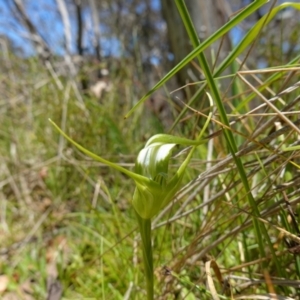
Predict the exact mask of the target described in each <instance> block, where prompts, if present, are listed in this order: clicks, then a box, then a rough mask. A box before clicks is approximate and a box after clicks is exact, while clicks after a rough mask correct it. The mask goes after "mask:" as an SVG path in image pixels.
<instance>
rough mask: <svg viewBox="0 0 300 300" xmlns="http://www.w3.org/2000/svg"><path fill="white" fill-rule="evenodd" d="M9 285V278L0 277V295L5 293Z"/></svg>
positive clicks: (5, 276)
mask: <svg viewBox="0 0 300 300" xmlns="http://www.w3.org/2000/svg"><path fill="white" fill-rule="evenodd" d="M8 283H9V278H8V276H7V275H0V294H2V293H3V292H5V290H6V289H7V286H8Z"/></svg>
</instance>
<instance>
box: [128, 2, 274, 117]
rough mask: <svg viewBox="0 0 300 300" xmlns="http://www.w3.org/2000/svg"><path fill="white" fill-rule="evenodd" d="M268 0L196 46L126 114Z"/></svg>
mask: <svg viewBox="0 0 300 300" xmlns="http://www.w3.org/2000/svg"><path fill="white" fill-rule="evenodd" d="M267 2H268V0H256V1H254V2H253V3H251V4H250V5H249V6H247V7H246V8H245V9H244V10H243V11H242V12H240V13H239V14H237V15H236V16H235V17H233V18H232V19H231V20H230V21H229V22H228V23H226V24H225V25H224V26H222V27H221V28H220V29H219V30H217V31H216V32H215V33H214V34H212V35H211V36H210V37H209V38H207V39H206V40H205V41H204V42H203V43H201V44H200V45H199V46H198V47H197V48H195V49H194V50H193V51H192V52H191V53H190V54H188V55H187V56H186V57H185V58H184V59H183V60H182V61H181V62H180V63H178V64H177V65H176V66H175V67H174V68H173V69H172V70H171V71H170V72H169V73H167V74H166V75H165V76H164V77H163V78H162V79H161V80H160V81H159V82H158V83H157V84H156V85H155V86H154V87H153V88H152V89H151V90H150V91H149V92H148V93H147V94H146V95H144V96H143V97H142V98H141V99H140V100H139V101H138V102H137V103H136V105H135V106H134V107H133V108H132V109H131V110H130V111H129V112H128V113H127V114H126V115H125V118H128V117H129V116H130V115H131V114H132V113H133V112H134V111H135V110H136V109H137V108H138V107H139V106H140V105H141V104H142V103H144V102H145V101H146V99H147V98H148V97H149V96H150V95H151V94H152V93H153V92H154V91H156V90H157V89H158V88H160V87H161V86H162V85H164V84H165V83H166V82H167V81H168V80H169V79H170V78H172V77H173V76H174V75H175V74H176V73H177V72H178V71H179V70H181V69H182V68H183V67H184V66H185V65H186V64H188V63H189V62H190V61H191V60H192V59H194V58H195V57H197V56H198V55H199V54H200V53H201V52H203V51H204V50H205V49H206V48H208V47H209V46H210V45H211V44H212V43H214V42H215V41H217V40H218V39H220V38H221V37H222V36H223V35H224V34H226V33H227V32H228V31H229V30H231V29H232V28H233V27H234V26H236V25H237V24H239V23H240V22H241V21H243V20H244V19H245V18H247V17H248V16H249V15H251V14H252V13H253V12H255V11H256V10H257V9H258V8H260V7H261V6H262V5H264V4H265V3H267Z"/></svg>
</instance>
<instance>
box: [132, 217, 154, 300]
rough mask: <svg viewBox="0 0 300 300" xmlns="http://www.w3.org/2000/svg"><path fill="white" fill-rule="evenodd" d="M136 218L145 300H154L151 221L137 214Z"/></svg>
mask: <svg viewBox="0 0 300 300" xmlns="http://www.w3.org/2000/svg"><path fill="white" fill-rule="evenodd" d="M136 218H137V220H138V223H139V230H140V234H141V239H142V250H143V260H144V268H145V275H146V286H147V300H153V299H154V278H153V255H152V241H151V219H143V218H142V217H141V216H140V215H139V214H138V213H137V212H136Z"/></svg>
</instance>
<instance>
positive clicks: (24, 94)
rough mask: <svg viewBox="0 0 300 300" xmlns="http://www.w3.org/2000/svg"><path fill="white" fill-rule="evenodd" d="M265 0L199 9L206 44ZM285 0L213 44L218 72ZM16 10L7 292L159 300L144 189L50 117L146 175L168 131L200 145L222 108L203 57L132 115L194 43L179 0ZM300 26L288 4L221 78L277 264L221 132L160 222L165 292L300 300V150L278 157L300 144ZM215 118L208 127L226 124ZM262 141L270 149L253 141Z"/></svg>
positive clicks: (4, 204) (6, 183)
mask: <svg viewBox="0 0 300 300" xmlns="http://www.w3.org/2000/svg"><path fill="white" fill-rule="evenodd" d="M251 2H252V1H247V0H218V1H208V0H207V1H201V0H188V1H186V5H187V8H188V10H189V13H190V15H191V18H192V20H193V23H194V26H195V28H196V31H197V33H198V35H199V38H200V40H201V41H203V40H205V39H207V38H208V37H209V36H211V35H212V34H213V33H214V32H216V30H217V29H219V28H220V27H221V26H223V25H224V24H225V23H226V22H228V20H230V19H231V18H232V17H234V16H235V15H236V14H237V12H238V11H240V10H242V9H244V8H245V7H246V6H247V5H248V4H250V3H251ZM284 2H285V1H269V2H268V3H267V4H265V5H263V6H262V7H261V8H260V9H259V10H257V11H256V12H255V13H254V14H252V15H251V16H250V17H248V18H246V19H244V20H243V21H242V22H240V23H239V24H238V25H237V26H236V27H235V28H234V29H233V30H231V31H230V32H229V33H228V34H226V35H223V37H222V39H219V40H218V41H216V42H215V43H214V44H213V45H212V46H211V47H209V48H208V49H206V50H205V55H206V58H207V60H208V63H209V66H210V68H211V71H212V73H214V70H216V69H217V67H218V66H219V65H220V64H221V63H222V61H223V60H224V59H225V58H226V57H227V55H228V54H229V53H230V52H231V51H232V49H233V48H234V47H235V45H237V44H238V43H239V42H240V41H241V39H242V38H243V37H244V36H245V34H247V32H249V30H250V29H251V28H253V26H255V24H257V23H258V22H259V21H260V20H261V18H263V17H264V16H266V15H267V14H269V13H270V11H271V9H274V8H276V7H277V6H279V5H280V4H282V3H284ZM298 2H299V1H294V3H298ZM298 9H299V8H298ZM0 14H1V16H0V24H1V29H0V33H1V36H0V70H1V72H0V114H1V116H0V120H1V128H0V136H1V138H0V157H1V160H0V170H1V172H0V297H1V299H5V300H8V299H27V300H31V299H48V300H58V299H145V291H144V288H145V287H144V282H143V269H142V267H141V265H142V263H141V261H140V255H141V254H140V253H139V250H138V249H139V247H138V244H139V243H140V241H139V237H138V234H137V228H136V223H135V216H134V212H133V211H132V208H131V206H130V200H131V196H132V193H133V190H134V186H133V185H132V182H131V181H130V180H129V179H128V178H126V177H125V176H123V175H122V174H118V173H117V172H115V171H113V170H110V169H108V168H107V167H106V166H103V165H101V164H99V163H95V162H93V161H91V160H90V159H88V158H87V157H85V156H84V155H82V154H81V153H80V152H78V151H77V150H76V149H75V148H73V147H72V146H71V145H70V144H68V143H67V142H66V141H65V140H64V139H63V138H62V137H61V136H59V135H58V134H57V132H55V130H54V129H53V127H52V126H51V125H50V123H49V122H48V118H51V119H52V120H54V121H55V122H56V123H57V124H58V125H59V126H60V127H61V128H62V129H63V130H64V131H65V132H67V134H69V135H70V136H71V137H72V138H73V139H74V140H76V141H77V142H79V143H80V144H82V145H84V146H85V147H86V148H87V149H89V150H91V151H92V152H94V153H96V154H99V155H101V156H102V157H104V158H106V159H109V160H111V161H114V162H116V163H118V164H120V165H122V166H125V167H128V168H130V169H133V166H134V161H135V157H136V155H137V153H138V152H139V150H140V149H141V148H142V147H143V145H144V144H145V142H146V141H147V139H148V138H149V137H151V136H152V135H153V134H156V133H160V132H165V133H172V134H174V135H178V136H184V137H187V138H191V139H193V138H195V136H196V135H197V132H198V131H199V126H200V127H201V124H203V123H204V121H203V120H204V119H203V117H201V115H200V113H204V114H206V115H207V114H208V112H207V109H206V108H207V106H208V103H207V100H206V96H205V93H204V94H202V93H201V92H199V90H200V89H201V88H202V87H203V84H204V82H205V76H204V74H203V71H202V69H201V67H200V66H199V63H198V61H197V60H193V61H191V62H190V63H189V64H188V65H186V66H185V67H184V68H183V69H181V70H180V71H179V72H178V73H177V74H176V76H174V77H173V78H172V79H171V80H170V81H169V82H168V83H167V84H165V85H164V87H163V88H161V89H159V90H157V91H155V93H153V94H152V95H151V96H150V97H149V99H148V100H147V101H146V102H145V104H144V106H142V107H141V108H139V109H138V110H136V111H135V112H134V114H133V115H132V116H131V117H130V118H129V119H124V116H125V114H126V113H127V112H128V111H129V110H130V109H131V108H132V106H133V105H134V104H136V103H137V101H138V100H139V99H140V98H141V97H142V96H143V95H144V94H145V93H146V92H147V91H148V90H149V89H151V88H152V87H153V86H154V85H155V84H156V83H157V82H158V81H159V80H160V79H161V78H162V77H163V76H164V75H165V74H166V73H167V72H168V71H169V70H170V69H171V68H172V67H174V66H175V65H176V64H177V63H179V62H180V61H181V60H182V59H184V58H185V57H186V56H187V55H188V54H189V53H190V52H191V51H192V50H193V47H192V43H191V42H190V40H189V37H188V34H187V33H186V30H185V27H184V25H183V22H182V20H181V18H180V15H179V13H178V11H177V7H176V4H175V1H173V0H161V1H158V0H131V1H129V0H126V1H120V0H111V1H105V0H103V1H97V0H86V1H84V0H43V1H42V0H41V1H29V0H7V1H4V0H2V1H0ZM298 26H299V12H298V10H297V9H295V8H294V7H287V8H285V9H282V10H280V11H279V12H278V13H276V15H275V17H273V19H272V20H271V22H269V23H268V24H266V26H263V29H262V30H261V31H259V33H258V34H257V36H255V38H254V42H253V43H251V44H250V45H249V46H248V47H247V48H246V50H245V51H243V53H242V54H241V55H238V56H237V57H235V61H234V62H233V63H232V64H231V65H230V67H228V68H227V69H226V70H224V72H223V73H222V74H221V75H222V76H223V77H222V78H218V81H217V84H218V88H219V91H220V93H221V95H222V100H223V103H224V105H226V111H227V113H228V118H229V120H230V121H232V122H233V123H231V124H233V125H232V126H233V129H232V130H233V133H234V136H235V138H236V143H237V145H238V146H240V147H244V149H247V150H245V151H244V152H243V153H241V154H239V155H240V156H242V158H243V165H244V168H245V170H246V172H247V177H248V179H249V183H250V186H251V191H252V192H253V195H254V197H255V200H256V201H257V206H258V207H259V211H260V212H261V218H262V220H260V222H263V221H265V222H267V226H266V227H267V230H268V234H269V236H270V240H271V242H272V245H273V249H274V250H275V251H276V253H275V252H274V253H275V254H276V258H275V257H274V253H271V252H272V251H270V250H269V249H268V248H267V245H266V253H267V254H266V257H264V258H262V257H260V255H259V253H258V252H259V251H258V246H257V238H258V237H257V236H256V235H255V230H254V228H253V224H252V223H251V221H250V216H251V215H252V210H251V207H249V205H248V204H247V201H246V200H245V196H246V195H245V191H244V190H243V187H242V185H241V183H240V181H239V179H240V178H239V175H238V172H237V170H236V167H235V165H234V164H233V163H232V160H230V154H229V153H230V151H229V150H228V149H227V146H226V144H225V142H224V137H223V136H222V134H216V135H215V137H214V138H213V139H211V140H210V142H209V143H208V145H202V146H200V147H198V150H197V154H196V155H195V157H194V159H193V162H192V164H191V166H190V168H189V171H188V172H187V175H186V177H185V182H184V184H185V187H184V188H183V190H182V191H181V192H180V193H179V194H178V195H177V197H176V200H175V202H174V203H173V204H172V205H171V206H169V207H167V209H166V210H165V211H164V212H163V213H162V214H160V215H159V216H158V217H157V218H156V219H155V220H154V230H155V238H154V240H153V244H154V248H155V257H154V264H155V268H156V272H155V278H156V295H157V297H156V299H162V300H163V299H221V298H222V297H223V298H222V299H275V298H272V295H274V294H277V295H278V298H276V299H300V298H299V295H300V290H299V288H300V281H299V276H300V265H299V258H298V256H297V253H300V250H299V251H298V250H297V249H299V248H300V246H299V244H298V243H299V241H298V240H297V236H298V234H299V232H298V231H299V230H298V227H297V211H298V209H297V203H298V202H299V200H300V198H299V192H300V186H299V168H298V164H299V153H298V152H297V151H295V152H293V153H289V154H288V155H287V154H283V153H282V152H280V151H279V150H278V149H279V147H281V146H289V145H291V144H293V143H297V141H298V139H299V133H298V132H296V130H295V129H293V128H291V127H289V125H287V123H286V122H285V121H284V120H283V118H282V115H284V116H287V117H288V119H289V120H290V121H291V122H294V123H295V124H296V126H298V127H299V123H297V120H298V118H299V103H298V102H299V99H298V98H299V97H298V86H299V84H298V80H299V75H298V72H299V71H298V60H299V56H298V55H299V41H300V37H299V34H300V31H299V27H298ZM259 69H264V70H265V72H260V71H258V70H259ZM267 71H268V72H267ZM243 72H244V73H243ZM237 74H240V76H242V77H243V78H246V79H247V81H243V80H240V79H239V78H237V77H236V75H237ZM272 76H273V77H272ZM232 78H234V80H233V79H232ZM252 86H254V87H255V90H256V91H261V94H262V95H258V94H257V93H256V94H255V95H254V94H253V93H254V90H253V89H252ZM263 97H265V98H267V99H273V100H272V103H274V105H275V106H276V108H277V109H278V110H279V112H276V111H273V110H272V109H270V107H268V106H267V105H266V104H265V102H264V101H263V100H262V99H263ZM191 99H193V102H192V103H191V102H190V100H191ZM187 103H190V105H191V106H192V108H188V109H187V107H186V104H187ZM252 110H253V111H252ZM250 111H251V112H252V114H250V115H247V117H244V115H245V114H247V113H249V112H250ZM214 119H215V120H219V115H218V112H215V115H214ZM212 123H213V124H211V128H210V129H209V132H208V133H207V135H209V134H214V133H216V132H218V130H221V129H222V128H223V127H222V126H221V125H220V123H217V122H212ZM280 130H282V131H280ZM271 134H275V135H274V136H273V139H272V140H269V141H266V140H263V139H264V138H267V137H268V136H271ZM250 136H251V138H249V137H250ZM261 141H263V143H264V142H267V143H268V146H267V147H263V148H259V147H257V148H255V147H254V148H247V146H249V143H250V146H251V145H253V144H254V145H258V144H259V143H261ZM251 142H252V143H251ZM253 142H254V143H253ZM250 146H249V147H250ZM181 150H183V149H178V151H181ZM178 159H179V160H180V157H179V158H177V159H174V166H176V165H178V163H179V162H178ZM174 216H175V217H174ZM288 232H290V233H292V234H293V236H292V237H291V236H289V239H288V238H287V234H288ZM298 246H299V247H298ZM297 247H298V248H297ZM276 260H279V263H278V264H277V265H276V262H275V261H276ZM208 263H209V264H208ZM209 266H211V269H212V270H214V271H215V273H214V272H213V271H212V272H211V273H212V274H211V275H209V274H210V273H209V272H208V269H207V268H209ZM278 266H280V269H281V271H280V272H279V270H278ZM210 276H212V277H213V282H214V284H215V285H216V289H217V291H218V294H219V295H214V292H213V286H212V284H211V283H209V279H210ZM279 295H281V296H280V297H281V298H279ZM216 297H220V298H216ZM226 297H227V298H226ZM255 297H261V298H255ZM263 297H264V298H263Z"/></svg>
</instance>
